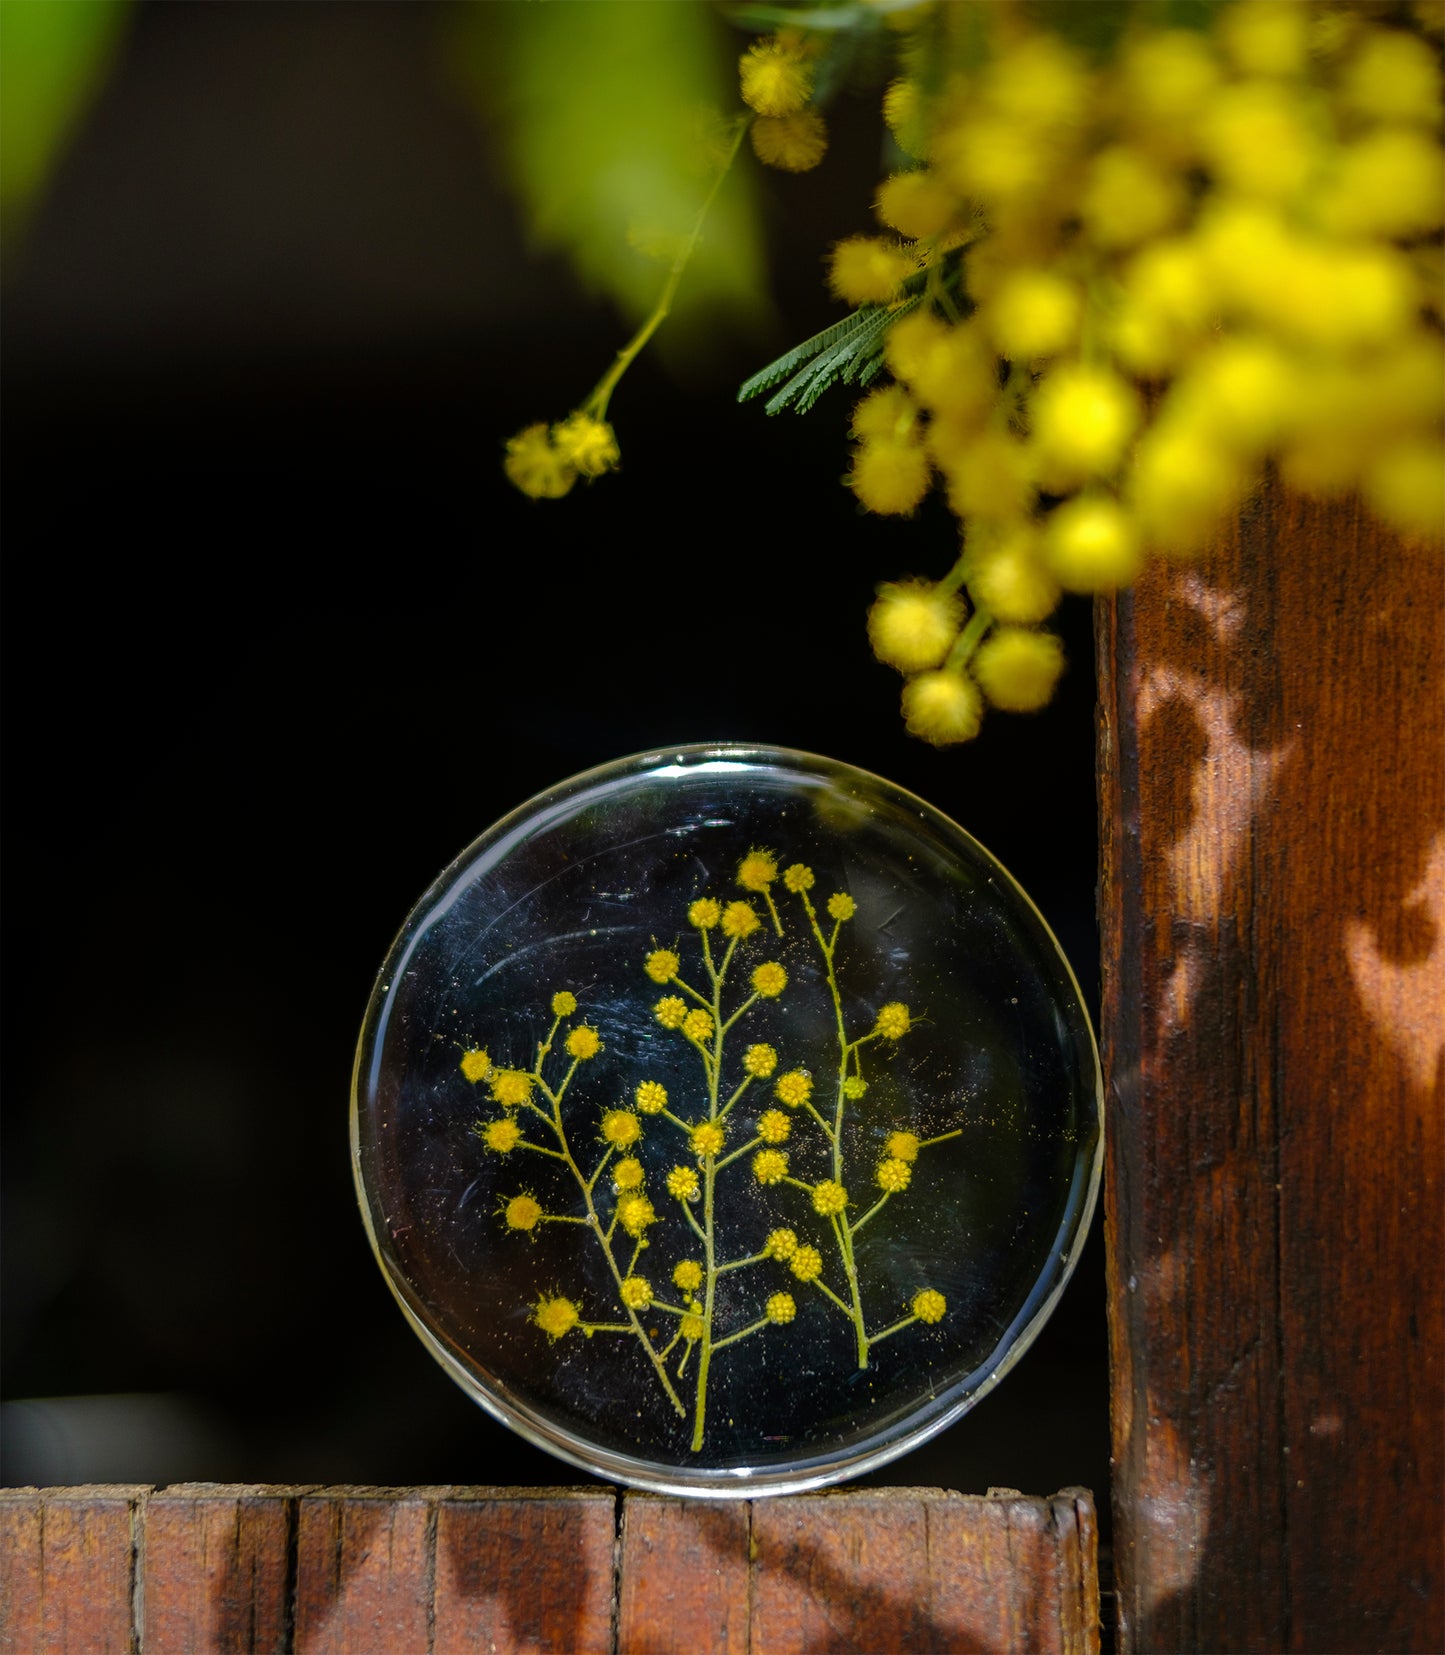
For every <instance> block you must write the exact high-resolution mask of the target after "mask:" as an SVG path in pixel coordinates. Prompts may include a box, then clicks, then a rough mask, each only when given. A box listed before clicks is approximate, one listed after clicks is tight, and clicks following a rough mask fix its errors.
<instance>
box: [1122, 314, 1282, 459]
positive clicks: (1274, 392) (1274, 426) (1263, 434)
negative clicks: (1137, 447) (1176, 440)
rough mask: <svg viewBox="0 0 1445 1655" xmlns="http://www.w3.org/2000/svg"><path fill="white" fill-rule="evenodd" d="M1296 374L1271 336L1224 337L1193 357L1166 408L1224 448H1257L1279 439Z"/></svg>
mask: <svg viewBox="0 0 1445 1655" xmlns="http://www.w3.org/2000/svg"><path fill="white" fill-rule="evenodd" d="M1298 378H1299V375H1298V371H1297V370H1296V368H1295V367H1294V365H1293V364H1292V363H1291V362H1290V360H1289V359H1288V358H1287V357H1286V356H1285V355H1284V353H1283V352H1282V351H1280V350H1278V349H1277V348H1276V347H1275V346H1274V345H1273V344H1271V343H1270V342H1269V340H1268V339H1263V338H1251V337H1245V336H1236V337H1233V338H1226V339H1224V340H1222V341H1221V342H1220V343H1219V344H1218V345H1216V346H1215V347H1214V348H1213V349H1211V350H1207V351H1204V352H1202V353H1201V354H1200V355H1199V356H1198V357H1197V358H1196V359H1195V360H1194V362H1193V363H1192V364H1191V366H1190V368H1189V371H1188V372H1187V373H1186V374H1185V375H1184V376H1183V377H1182V378H1181V379H1180V380H1179V381H1178V382H1177V383H1176V385H1175V387H1174V390H1173V391H1172V392H1171V393H1170V397H1169V403H1168V407H1169V409H1170V410H1174V409H1177V410H1178V411H1179V412H1180V414H1181V415H1182V416H1183V420H1184V423H1185V424H1191V423H1192V424H1195V425H1197V426H1198V427H1200V428H1201V429H1202V430H1205V431H1208V432H1209V433H1210V434H1211V435H1212V436H1214V437H1215V438H1216V439H1217V440H1218V441H1219V442H1220V443H1222V444H1223V445H1224V446H1225V447H1227V448H1234V449H1237V450H1238V451H1240V452H1241V453H1246V454H1248V453H1259V452H1262V451H1263V450H1264V449H1266V448H1267V447H1269V446H1270V445H1271V444H1272V443H1275V442H1277V441H1278V440H1279V437H1280V435H1281V433H1282V432H1283V431H1284V430H1285V428H1286V426H1287V425H1288V423H1289V421H1290V419H1291V416H1292V414H1293V412H1294V409H1295V406H1296V400H1297V394H1298V393H1297V382H1298ZM1167 417H1168V416H1167V414H1166V416H1165V420H1166V421H1167ZM1161 423H1162V422H1161ZM1147 441H1148V438H1147V436H1146V438H1145V442H1146V443H1147Z"/></svg>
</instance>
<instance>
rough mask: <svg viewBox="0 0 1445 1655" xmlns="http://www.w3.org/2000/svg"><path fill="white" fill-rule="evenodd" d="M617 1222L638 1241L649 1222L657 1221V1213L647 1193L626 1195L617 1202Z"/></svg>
mask: <svg viewBox="0 0 1445 1655" xmlns="http://www.w3.org/2000/svg"><path fill="white" fill-rule="evenodd" d="M617 1222H618V1223H619V1224H620V1225H621V1226H622V1228H623V1229H624V1230H626V1231H627V1233H628V1235H630V1236H631V1237H632V1239H633V1240H634V1241H637V1240H639V1239H640V1238H641V1236H642V1232H643V1231H644V1230H645V1229H646V1228H647V1226H648V1225H649V1224H655V1223H656V1222H657V1213H656V1211H655V1210H654V1208H653V1205H652V1203H651V1202H650V1201H649V1200H648V1199H647V1197H646V1196H645V1195H624V1196H623V1197H622V1199H621V1200H620V1201H619V1202H618V1203H617Z"/></svg>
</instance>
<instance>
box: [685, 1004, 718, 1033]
mask: <svg viewBox="0 0 1445 1655" xmlns="http://www.w3.org/2000/svg"><path fill="white" fill-rule="evenodd" d="M712 1028H713V1023H712V1013H711V1012H710V1011H708V1010H706V1009H705V1008H704V1007H702V1006H694V1007H693V1008H692V1010H691V1011H690V1012H688V1014H687V1015H686V1017H684V1018H683V1020H682V1032H683V1033H684V1034H685V1035H686V1036H687V1038H688V1039H689V1040H696V1041H699V1042H701V1041H704V1040H706V1039H708V1038H709V1036H710V1035H711V1034H712Z"/></svg>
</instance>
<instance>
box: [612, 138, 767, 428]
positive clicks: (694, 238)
mask: <svg viewBox="0 0 1445 1655" xmlns="http://www.w3.org/2000/svg"><path fill="white" fill-rule="evenodd" d="M747 128H748V122H747V121H746V120H740V121H739V122H738V128H737V131H736V133H734V135H733V141H732V143H731V144H730V145H729V146H728V152H727V157H726V159H725V160H724V161H723V163H722V165H721V166H720V167H719V168H718V174H717V177H716V178H715V179H714V180H713V184H712V188H711V189H710V190H709V191H708V192H707V199H706V200H705V201H704V202H703V204H702V208H701V210H700V211H699V213H698V215H697V219H696V221H695V222H694V224H693V227H692V234H691V235H690V236H689V237H688V238H687V241H686V242H685V243H684V244H683V246H682V248H681V250H680V251H679V252H678V255H677V257H676V258H675V259H674V260H673V261H672V268H671V269H670V270H669V271H668V273H667V280H666V281H665V282H664V283H663V286H662V292H661V293H660V294H659V295H658V299H657V304H656V305H655V306H654V307H653V311H652V314H651V315H650V316H649V317H648V318H647V320H646V321H645V322H644V323H643V324H642V326H641V327H640V328H638V330H637V332H636V333H634V334H633V336H632V338H631V339H629V340H628V342H627V343H626V344H625V345H624V346H623V347H622V349H621V350H620V351H618V353H617V356H616V358H615V359H614V361H613V363H612V366H611V367H610V368H609V369H608V370H607V372H606V373H605V374H604V375H603V376H602V378H601V379H600V380H599V381H598V383H597V386H596V388H595V389H594V390H593V392H592V395H591V396H590V397H588V399H587V402H586V404H585V411H586V412H587V413H588V414H590V415H591V416H592V417H593V418H594V419H599V420H600V419H606V418H607V404H608V403H609V402H610V401H611V399H612V393H613V391H615V390H616V389H617V382H618V381H619V380H620V379H621V378H622V376H623V374H625V373H626V372H627V370H628V369H629V368H630V367H631V366H632V364H633V362H634V361H635V360H636V358H637V356H638V354H639V352H640V351H641V350H642V349H643V347H644V346H645V345H646V344H647V341H648V340H649V339H651V338H652V336H653V334H654V333H656V332H657V330H658V328H660V327H661V326H662V324H663V323H664V322H665V321H666V320H667V316H668V313H669V311H671V309H672V301H673V299H674V297H675V296H676V294H677V284H678V283H679V282H680V281H681V280H682V273H683V271H684V270H686V269H687V266H688V264H689V262H690V261H691V259H692V256H693V254H694V253H695V252H696V251H697V244H698V241H699V240H700V239H701V237H702V227H703V225H704V224H705V223H706V222H707V215H708V213H709V212H710V211H711V210H712V204H713V202H714V201H715V200H716V199H717V193H718V191H719V190H720V189H721V188H722V183H723V180H724V179H725V178H726V177H727V175H728V173H729V171H730V170H731V168H732V164H733V161H734V160H735V159H736V157H737V153H738V146H739V145H740V144H741V143H742V141H743V134H744V132H746V131H747Z"/></svg>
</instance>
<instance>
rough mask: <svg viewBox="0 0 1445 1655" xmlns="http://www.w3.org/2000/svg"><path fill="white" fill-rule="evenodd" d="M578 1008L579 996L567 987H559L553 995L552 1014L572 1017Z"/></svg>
mask: <svg viewBox="0 0 1445 1655" xmlns="http://www.w3.org/2000/svg"><path fill="white" fill-rule="evenodd" d="M576 1009H577V996H576V995H575V994H571V993H569V992H568V991H567V990H566V989H565V988H563V989H558V991H557V992H556V993H555V994H554V995H553V996H552V1015H553V1016H554V1017H570V1016H571V1015H572V1013H573V1012H574V1011H576Z"/></svg>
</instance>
